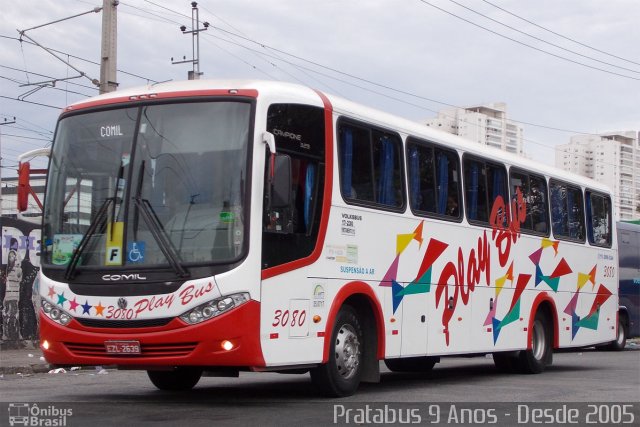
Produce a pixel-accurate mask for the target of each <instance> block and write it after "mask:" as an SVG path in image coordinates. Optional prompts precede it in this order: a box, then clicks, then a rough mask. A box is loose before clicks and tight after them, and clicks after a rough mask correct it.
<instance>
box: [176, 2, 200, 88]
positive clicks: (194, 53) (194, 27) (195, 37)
mask: <svg viewBox="0 0 640 427" xmlns="http://www.w3.org/2000/svg"><path fill="white" fill-rule="evenodd" d="M202 25H203V26H204V28H200V15H199V13H198V3H197V2H195V1H193V2H191V31H187V27H186V26H184V25H182V26H181V27H180V31H182V34H191V59H186V57H184V56H183V57H182V58H183V60H182V61H174V60H173V58H171V63H172V64H185V63H189V62H190V63H191V64H192V65H193V70H192V71H189V73H188V78H189V80H199V79H200V76H201V75H202V74H204V73H201V72H200V31H207V29H208V28H209V23H208V22H204V23H203V24H202Z"/></svg>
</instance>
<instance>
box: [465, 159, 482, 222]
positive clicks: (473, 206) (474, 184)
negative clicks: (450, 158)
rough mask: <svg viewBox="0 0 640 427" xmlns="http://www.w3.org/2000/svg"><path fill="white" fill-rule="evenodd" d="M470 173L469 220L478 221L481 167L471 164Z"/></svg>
mask: <svg viewBox="0 0 640 427" xmlns="http://www.w3.org/2000/svg"><path fill="white" fill-rule="evenodd" d="M470 166H471V170H470V173H469V178H470V181H471V182H470V183H469V194H468V195H469V219H478V181H479V179H480V165H478V163H471V165H470Z"/></svg>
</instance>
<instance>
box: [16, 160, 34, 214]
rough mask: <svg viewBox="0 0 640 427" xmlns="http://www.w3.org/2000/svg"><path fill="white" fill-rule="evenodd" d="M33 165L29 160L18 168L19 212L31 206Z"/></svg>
mask: <svg viewBox="0 0 640 427" xmlns="http://www.w3.org/2000/svg"><path fill="white" fill-rule="evenodd" d="M30 174H31V165H30V164H29V162H24V163H20V167H19V168H18V212H24V211H26V210H27V209H28V208H29V193H30V191H29V176H30Z"/></svg>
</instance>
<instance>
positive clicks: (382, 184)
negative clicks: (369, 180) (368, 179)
mask: <svg viewBox="0 0 640 427" xmlns="http://www.w3.org/2000/svg"><path fill="white" fill-rule="evenodd" d="M380 142H381V143H382V150H380V180H379V182H378V203H382V204H383V205H391V206H394V205H395V192H394V188H393V163H394V153H393V144H392V143H391V141H389V138H387V137H384V138H382V139H381V141H380Z"/></svg>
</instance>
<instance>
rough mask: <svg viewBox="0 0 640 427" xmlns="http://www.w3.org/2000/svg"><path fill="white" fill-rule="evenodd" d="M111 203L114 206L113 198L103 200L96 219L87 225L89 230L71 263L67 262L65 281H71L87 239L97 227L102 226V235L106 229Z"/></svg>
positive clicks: (87, 242) (93, 233)
mask: <svg viewBox="0 0 640 427" xmlns="http://www.w3.org/2000/svg"><path fill="white" fill-rule="evenodd" d="M111 203H113V204H114V205H115V199H114V198H109V199H105V201H104V202H103V203H102V206H100V210H99V211H98V213H97V214H96V217H95V218H94V220H93V221H92V222H91V224H89V228H88V229H87V232H86V233H85V234H84V236H82V240H80V243H79V244H78V248H77V249H76V250H75V251H74V252H73V255H72V257H71V261H69V265H68V266H67V271H66V272H65V273H64V278H65V279H67V280H71V279H73V277H74V275H75V272H76V267H77V266H78V261H80V256H81V255H82V254H83V253H84V251H85V249H86V247H87V245H88V244H89V239H90V238H91V237H92V236H93V235H95V233H96V229H97V228H98V226H102V229H101V232H102V233H104V228H105V227H106V224H107V212H108V209H109V205H110V204H111Z"/></svg>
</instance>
